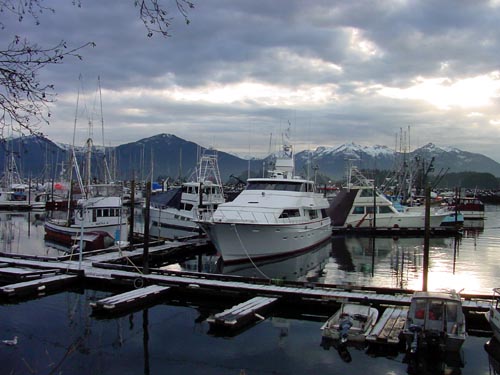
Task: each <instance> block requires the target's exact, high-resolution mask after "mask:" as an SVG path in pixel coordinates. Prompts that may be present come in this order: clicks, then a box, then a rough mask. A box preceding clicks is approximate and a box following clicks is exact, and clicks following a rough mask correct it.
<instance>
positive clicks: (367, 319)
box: [321, 303, 378, 343]
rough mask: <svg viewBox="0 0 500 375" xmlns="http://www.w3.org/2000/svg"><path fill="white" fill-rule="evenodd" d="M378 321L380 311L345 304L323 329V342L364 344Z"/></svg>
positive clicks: (354, 304) (363, 306) (367, 306)
mask: <svg viewBox="0 0 500 375" xmlns="http://www.w3.org/2000/svg"><path fill="white" fill-rule="evenodd" d="M377 319H378V310H377V309H376V308H374V307H371V306H369V305H362V304H359V303H343V304H342V305H341V307H340V309H338V310H337V311H336V312H335V314H333V315H332V316H331V317H330V318H329V319H328V320H327V321H326V323H325V324H323V326H322V327H321V330H322V337H323V340H327V341H328V340H333V341H338V342H340V343H347V342H350V343H364V342H365V340H366V336H368V335H369V334H370V333H371V331H372V330H373V327H375V324H376V323H377Z"/></svg>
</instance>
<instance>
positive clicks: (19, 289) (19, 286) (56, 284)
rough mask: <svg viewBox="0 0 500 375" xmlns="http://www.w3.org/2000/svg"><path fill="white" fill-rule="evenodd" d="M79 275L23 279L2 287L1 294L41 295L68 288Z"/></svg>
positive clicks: (12, 295)
mask: <svg viewBox="0 0 500 375" xmlns="http://www.w3.org/2000/svg"><path fill="white" fill-rule="evenodd" d="M78 279H79V277H78V276H77V275H69V274H61V275H55V276H50V277H42V278H39V279H36V280H30V281H23V282H19V283H15V284H9V285H5V286H2V287H0V295H2V296H4V297H26V296H30V295H31V296H40V295H45V294H46V293H48V292H54V291H57V290H62V289H67V288H68V287H69V286H72V285H74V284H75V283H76V282H77V281H78Z"/></svg>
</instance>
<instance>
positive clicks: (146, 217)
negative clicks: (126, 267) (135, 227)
mask: <svg viewBox="0 0 500 375" xmlns="http://www.w3.org/2000/svg"><path fill="white" fill-rule="evenodd" d="M150 202H151V181H148V182H146V203H145V207H144V251H143V254H142V267H143V272H144V274H146V275H147V274H148V273H149V205H150Z"/></svg>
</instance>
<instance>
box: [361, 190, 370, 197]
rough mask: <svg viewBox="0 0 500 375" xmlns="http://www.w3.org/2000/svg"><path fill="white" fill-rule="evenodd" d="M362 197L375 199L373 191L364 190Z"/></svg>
mask: <svg viewBox="0 0 500 375" xmlns="http://www.w3.org/2000/svg"><path fill="white" fill-rule="evenodd" d="M361 197H373V189H362V190H361Z"/></svg>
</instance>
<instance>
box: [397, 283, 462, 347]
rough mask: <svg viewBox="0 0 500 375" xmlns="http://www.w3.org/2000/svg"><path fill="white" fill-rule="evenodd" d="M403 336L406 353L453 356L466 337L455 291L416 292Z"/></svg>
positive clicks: (460, 304)
mask: <svg viewBox="0 0 500 375" xmlns="http://www.w3.org/2000/svg"><path fill="white" fill-rule="evenodd" d="M403 334H404V336H405V338H406V343H407V348H408V350H409V352H411V353H415V352H417V351H418V350H419V349H420V348H423V349H430V350H439V351H441V352H456V351H459V350H460V348H461V347H462V344H463V343H464V341H465V338H466V337H467V331H466V327H465V315H464V313H463V311H462V300H461V298H460V295H459V294H458V293H457V292H455V291H439V292H420V291H419V292H415V293H414V294H413V296H412V298H411V303H410V309H409V311H408V318H407V320H406V323H405V327H404V330H403Z"/></svg>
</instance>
